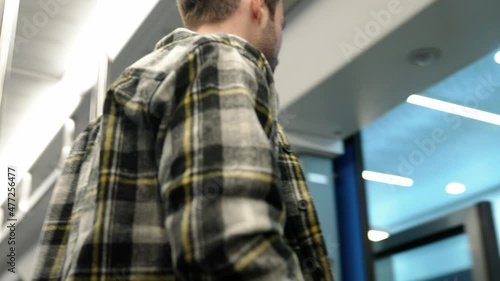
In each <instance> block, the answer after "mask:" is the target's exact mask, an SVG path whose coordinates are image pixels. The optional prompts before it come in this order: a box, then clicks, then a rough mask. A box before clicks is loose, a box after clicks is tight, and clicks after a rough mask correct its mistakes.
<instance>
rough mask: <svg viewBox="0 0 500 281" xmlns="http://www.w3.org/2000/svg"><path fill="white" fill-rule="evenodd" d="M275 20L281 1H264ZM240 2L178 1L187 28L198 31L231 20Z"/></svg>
mask: <svg viewBox="0 0 500 281" xmlns="http://www.w3.org/2000/svg"><path fill="white" fill-rule="evenodd" d="M264 1H265V3H266V5H267V7H268V8H269V12H270V13H271V15H272V17H273V18H271V20H274V14H275V13H276V6H277V4H278V2H279V0H264ZM239 5H240V0H177V6H178V8H179V12H180V14H181V17H182V21H183V22H184V25H185V26H186V27H187V28H191V29H196V28H198V27H200V26H201V25H202V24H205V23H218V22H221V21H224V20H226V19H227V18H229V17H230V16H231V15H232V14H233V13H234V12H235V11H236V9H237V8H238V6H239Z"/></svg>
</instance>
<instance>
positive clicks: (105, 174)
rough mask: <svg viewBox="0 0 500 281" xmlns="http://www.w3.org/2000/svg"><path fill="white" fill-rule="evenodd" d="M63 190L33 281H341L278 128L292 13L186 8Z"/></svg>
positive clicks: (80, 150)
mask: <svg viewBox="0 0 500 281" xmlns="http://www.w3.org/2000/svg"><path fill="white" fill-rule="evenodd" d="M178 7H179V10H180V13H181V15H182V18H183V20H184V23H185V25H186V27H187V28H189V29H184V28H181V29H177V30H175V31H174V32H172V33H171V34H169V35H168V36H166V37H165V38H164V39H162V40H161V41H160V42H159V43H158V44H157V46H156V48H155V51H154V52H152V53H151V54H149V55H148V56H146V57H144V58H143V59H141V60H139V61H138V62H136V63H135V64H134V65H132V66H130V67H129V68H127V70H125V72H124V73H123V74H122V76H121V77H120V78H119V79H118V80H117V81H116V82H115V83H114V84H113V85H112V86H111V88H110V90H109V91H108V93H107V97H106V101H105V105H104V109H103V111H104V114H103V116H102V117H101V118H99V119H97V120H96V121H94V122H92V123H91V124H89V126H88V127H87V129H86V130H85V131H84V132H83V133H82V134H80V135H79V136H78V138H77V139H76V140H75V144H74V145H73V149H72V151H71V153H70V155H69V157H68V158H67V160H66V162H65V166H64V169H63V172H62V175H61V178H60V179H59V181H58V182H57V184H56V187H55V189H54V193H53V196H52V200H51V204H50V207H49V211H48V214H47V218H46V221H45V225H44V228H43V233H42V235H41V238H40V244H41V245H40V257H39V263H38V267H37V270H36V274H35V280H92V281H98V280H123V281H125V280H141V281H142V280H144V281H148V280H231V281H233V280H332V277H331V272H330V269H329V264H328V259H327V253H326V249H325V246H324V242H323V238H322V234H321V230H320V227H319V225H318V220H317V216H316V212H315V210H314V206H313V204H312V201H311V197H310V195H309V193H308V190H307V187H306V184H305V182H304V177H303V174H302V170H301V169H300V166H299V163H298V161H297V158H296V157H295V155H294V154H293V152H292V151H291V150H290V146H289V144H288V141H287V139H286V136H285V134H284V132H283V130H282V128H281V126H280V124H279V122H278V121H277V114H278V101H277V100H278V96H277V94H276V92H275V89H274V81H273V71H274V68H275V67H276V66H277V64H278V52H279V49H280V44H281V34H282V29H283V25H284V15H283V1H282V0H198V1H196V0H178Z"/></svg>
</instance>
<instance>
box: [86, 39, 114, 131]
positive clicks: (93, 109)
mask: <svg viewBox="0 0 500 281" xmlns="http://www.w3.org/2000/svg"><path fill="white" fill-rule="evenodd" d="M101 49H104V48H101ZM98 67H99V71H98V77H97V84H96V86H95V87H94V89H93V90H92V93H91V95H92V96H91V99H90V120H89V121H92V120H94V119H95V118H98V117H99V116H101V115H102V108H103V106H104V100H105V98H106V91H107V87H108V67H109V57H108V55H107V54H106V52H105V51H104V50H102V53H101V56H100V58H99V66H98Z"/></svg>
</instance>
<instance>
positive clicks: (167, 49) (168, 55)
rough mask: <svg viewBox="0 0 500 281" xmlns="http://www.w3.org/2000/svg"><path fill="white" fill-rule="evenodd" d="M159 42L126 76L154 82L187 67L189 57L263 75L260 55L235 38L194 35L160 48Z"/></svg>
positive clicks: (220, 34)
mask: <svg viewBox="0 0 500 281" xmlns="http://www.w3.org/2000/svg"><path fill="white" fill-rule="evenodd" d="M164 40H165V39H164ZM161 42H162V41H160V43H158V44H157V47H156V49H155V50H154V51H153V52H151V53H150V54H148V55H146V56H144V57H143V58H141V59H139V60H138V61H136V62H135V63H134V64H132V65H131V66H130V67H128V68H127V69H126V70H125V72H128V73H138V74H140V76H141V77H144V76H145V77H154V78H155V79H157V78H158V77H162V76H166V75H167V74H168V73H170V72H172V71H176V70H177V69H179V68H180V67H182V66H183V65H185V64H186V63H189V57H190V56H191V55H202V56H203V59H202V60H201V61H202V62H209V61H210V58H215V59H216V60H218V61H219V62H220V64H221V65H222V64H224V63H226V62H233V63H234V62H239V63H242V65H244V66H245V67H250V68H254V69H259V70H261V71H264V67H265V65H264V64H265V58H264V56H263V54H262V53H261V52H260V51H259V50H257V49H256V48H255V47H253V46H252V45H250V44H249V43H248V42H246V41H245V40H243V39H242V38H239V37H237V36H234V35H230V34H222V33H212V34H195V33H193V34H192V35H191V36H188V37H185V38H182V39H180V40H177V41H171V42H169V43H167V42H165V43H163V44H161Z"/></svg>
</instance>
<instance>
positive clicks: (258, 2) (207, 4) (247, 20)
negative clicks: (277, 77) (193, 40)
mask: <svg viewBox="0 0 500 281" xmlns="http://www.w3.org/2000/svg"><path fill="white" fill-rule="evenodd" d="M177 5H178V7H179V12H180V14H181V17H182V20H183V22H184V25H185V26H186V27H187V28H189V29H191V30H194V31H196V32H200V33H209V32H221V33H230V34H235V35H238V36H240V37H242V38H244V39H246V40H247V41H248V42H250V43H251V44H252V45H254V46H255V47H257V48H259V49H260V50H261V51H262V53H263V54H264V55H265V56H266V58H267V60H268V61H269V64H270V65H271V68H272V69H273V71H274V69H275V68H276V66H277V65H278V54H279V50H280V47H281V39H282V32H283V28H284V24H285V19H284V14H283V0H177Z"/></svg>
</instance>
